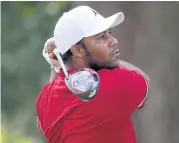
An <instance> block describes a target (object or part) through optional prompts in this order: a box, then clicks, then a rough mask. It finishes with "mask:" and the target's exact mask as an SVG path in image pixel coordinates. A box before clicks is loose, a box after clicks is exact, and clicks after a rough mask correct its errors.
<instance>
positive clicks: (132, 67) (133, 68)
mask: <svg viewBox="0 0 179 143" xmlns="http://www.w3.org/2000/svg"><path fill="white" fill-rule="evenodd" d="M120 66H121V67H124V68H126V69H128V70H134V71H137V72H139V73H140V74H142V75H144V76H145V78H146V79H147V80H148V81H149V77H148V75H147V74H146V73H145V72H144V71H142V70H141V69H140V68H138V67H136V66H134V65H132V64H130V63H128V62H126V61H122V60H120Z"/></svg>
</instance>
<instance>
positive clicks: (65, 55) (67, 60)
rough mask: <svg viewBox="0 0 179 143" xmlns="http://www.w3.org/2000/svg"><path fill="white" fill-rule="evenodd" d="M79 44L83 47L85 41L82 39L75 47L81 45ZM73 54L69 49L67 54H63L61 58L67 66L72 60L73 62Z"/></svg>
mask: <svg viewBox="0 0 179 143" xmlns="http://www.w3.org/2000/svg"><path fill="white" fill-rule="evenodd" d="M79 44H82V45H83V39H81V40H80V41H78V42H77V43H76V44H75V45H79ZM72 55H73V54H72V52H71V50H70V49H69V50H68V51H67V52H66V53H65V54H63V55H62V56H61V57H62V60H63V62H64V63H65V64H66V63H68V62H69V61H70V60H71V57H72Z"/></svg>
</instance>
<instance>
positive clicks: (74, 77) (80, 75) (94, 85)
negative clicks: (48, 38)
mask: <svg viewBox="0 0 179 143" xmlns="http://www.w3.org/2000/svg"><path fill="white" fill-rule="evenodd" d="M53 52H54V54H55V55H56V57H57V59H58V61H59V63H60V66H61V68H62V70H63V72H64V74H65V83H66V85H67V87H68V88H69V89H70V91H71V92H73V93H74V94H75V95H76V96H77V97H78V98H80V99H82V100H84V101H89V100H91V99H92V98H94V97H95V96H96V94H97V91H98V89H99V82H100V80H99V76H98V74H97V72H96V71H94V70H92V69H90V68H82V69H80V70H77V71H75V72H72V73H70V74H68V72H67V70H66V68H65V65H64V63H63V60H62V58H61V56H60V52H58V50H57V49H54V51H53Z"/></svg>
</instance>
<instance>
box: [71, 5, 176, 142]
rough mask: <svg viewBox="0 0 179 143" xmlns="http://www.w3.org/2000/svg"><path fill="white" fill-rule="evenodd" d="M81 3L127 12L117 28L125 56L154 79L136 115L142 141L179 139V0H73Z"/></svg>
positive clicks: (106, 12) (110, 11) (103, 11)
mask: <svg viewBox="0 0 179 143" xmlns="http://www.w3.org/2000/svg"><path fill="white" fill-rule="evenodd" d="M78 5H89V6H91V7H92V8H94V9H95V10H97V11H98V12H99V13H101V14H102V15H104V16H105V17H107V16H110V15H112V14H114V13H116V12H119V11H122V12H124V14H125V21H124V23H123V24H121V25H120V26H119V27H118V28H116V29H115V31H114V32H113V35H114V36H115V37H117V39H118V41H119V47H120V48H121V54H122V59H124V60H127V61H129V62H131V63H133V64H135V65H137V66H139V67H141V68H142V69H143V70H144V71H146V73H147V74H148V75H149V76H150V79H151V91H150V96H149V97H148V101H147V103H146V105H145V108H144V109H143V110H141V111H137V113H136V114H135V115H134V117H133V120H134V124H135V129H136V135H137V138H138V142H139V143H176V142H178V141H179V124H178V121H179V112H177V107H178V104H179V96H178V95H177V93H178V91H179V89H178V88H179V86H178V82H179V76H178V73H179V64H178V60H179V42H178V40H179V28H178V27H179V3H178V2H107V1H106V2H74V3H73V7H76V6H78Z"/></svg>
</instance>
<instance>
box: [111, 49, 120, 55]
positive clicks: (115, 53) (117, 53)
mask: <svg viewBox="0 0 179 143" xmlns="http://www.w3.org/2000/svg"><path fill="white" fill-rule="evenodd" d="M111 55H113V56H120V53H119V49H116V50H115V51H113V52H112V53H111Z"/></svg>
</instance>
